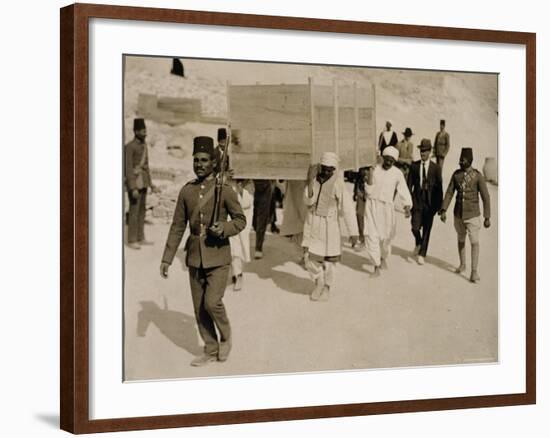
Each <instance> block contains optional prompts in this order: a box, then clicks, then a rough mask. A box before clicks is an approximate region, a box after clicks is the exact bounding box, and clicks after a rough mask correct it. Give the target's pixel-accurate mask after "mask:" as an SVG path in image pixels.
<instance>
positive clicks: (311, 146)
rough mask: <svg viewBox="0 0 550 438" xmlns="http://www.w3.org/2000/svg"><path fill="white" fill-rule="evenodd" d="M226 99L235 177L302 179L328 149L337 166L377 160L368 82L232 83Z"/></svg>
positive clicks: (358, 165)
mask: <svg viewBox="0 0 550 438" xmlns="http://www.w3.org/2000/svg"><path fill="white" fill-rule="evenodd" d="M361 85H363V87H361ZM228 99H229V119H230V120H229V122H230V123H231V127H232V132H233V142H232V146H231V151H232V152H231V156H232V159H231V163H232V167H233V168H234V172H235V175H236V176H237V177H247V178H250V177H256V178H262V177H264V178H267V177H269V178H272V177H276V178H281V179H303V178H304V177H305V175H306V173H307V167H308V165H309V164H310V163H312V162H318V161H319V159H320V157H321V155H322V154H323V152H328V151H331V152H337V153H338V155H339V157H340V169H341V170H347V169H357V168H358V167H360V166H363V165H367V164H374V162H375V160H376V142H375V140H376V137H375V117H374V114H375V109H374V106H375V96H374V88H373V87H372V86H371V85H370V84H360V85H357V84H353V85H349V84H346V85H339V84H336V83H333V84H332V85H316V84H313V83H310V84H307V85H284V84H282V85H241V86H235V85H230V86H229V87H228ZM296 169H301V170H300V171H296ZM267 175H269V176H267Z"/></svg>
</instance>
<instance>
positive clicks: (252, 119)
mask: <svg viewBox="0 0 550 438" xmlns="http://www.w3.org/2000/svg"><path fill="white" fill-rule="evenodd" d="M229 100H230V102H231V125H232V127H233V128H234V129H239V128H240V129H242V128H254V129H273V128H281V129H308V128H309V126H310V125H309V106H310V104H309V92H308V88H307V85H253V86H242V85H241V86H235V85H232V86H230V87H229Z"/></svg>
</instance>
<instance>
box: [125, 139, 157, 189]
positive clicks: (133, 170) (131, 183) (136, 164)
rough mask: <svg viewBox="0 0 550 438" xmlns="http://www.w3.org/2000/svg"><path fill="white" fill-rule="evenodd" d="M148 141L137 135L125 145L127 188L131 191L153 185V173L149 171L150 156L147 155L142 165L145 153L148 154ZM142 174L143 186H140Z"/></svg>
mask: <svg viewBox="0 0 550 438" xmlns="http://www.w3.org/2000/svg"><path fill="white" fill-rule="evenodd" d="M146 149H147V143H145V142H143V141H141V140H139V139H138V138H137V137H134V139H133V140H132V141H131V142H130V143H128V144H127V145H126V146H124V176H125V181H126V189H127V190H129V191H132V190H135V189H143V188H146V187H150V186H151V175H150V173H149V157H148V156H147V155H145V160H144V163H143V166H140V164H141V160H142V157H143V154H146ZM138 175H141V182H142V186H141V187H138V182H139V178H138Z"/></svg>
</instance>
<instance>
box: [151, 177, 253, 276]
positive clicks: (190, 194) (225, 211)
mask: <svg viewBox="0 0 550 438" xmlns="http://www.w3.org/2000/svg"><path fill="white" fill-rule="evenodd" d="M214 191H215V178H213V177H212V175H211V176H210V177H209V178H207V179H204V180H203V181H202V182H201V181H199V180H198V179H196V180H194V181H191V182H189V183H187V184H186V185H185V186H183V187H182V189H181V191H180V193H179V196H178V200H177V204H176V209H175V211H174V218H173V220H172V225H171V227H170V231H169V233H168V238H167V240H166V246H165V248H164V254H163V256H162V261H163V262H164V263H169V264H171V263H172V261H173V260H174V256H175V255H176V251H177V250H178V247H179V245H180V243H181V239H182V238H183V233H184V232H185V229H186V227H187V225H188V224H189V231H190V236H189V239H188V240H187V242H186V243H185V250H186V251H187V254H186V258H185V262H186V264H187V266H191V267H194V268H200V267H203V268H213V267H217V266H222V265H227V264H229V263H231V249H230V246H229V237H231V236H234V235H236V234H238V233H239V232H241V231H242V230H243V229H244V227H245V225H246V217H245V215H244V213H243V210H242V208H241V205H240V204H239V201H238V199H237V194H236V193H235V191H234V190H233V189H232V187H231V186H230V185H228V184H224V185H223V186H222V196H221V198H222V201H221V205H220V222H221V223H222V225H223V235H222V237H221V238H217V237H214V236H211V235H209V234H208V228H209V226H210V224H211V223H212V216H213V213H214V203H215V199H214V198H215V196H214ZM228 216H229V217H230V218H231V220H229V221H228V220H227V217H228Z"/></svg>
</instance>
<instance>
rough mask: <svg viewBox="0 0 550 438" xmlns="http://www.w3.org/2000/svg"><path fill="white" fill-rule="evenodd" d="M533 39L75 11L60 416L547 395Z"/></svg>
mask: <svg viewBox="0 0 550 438" xmlns="http://www.w3.org/2000/svg"><path fill="white" fill-rule="evenodd" d="M535 110H536V107H535V34H531V33H519V32H507V31H489V30H477V29H476V30H474V29H459V28H443V27H425V26H409V25H395V24H381V23H367V22H350V21H336V20H320V19H311V18H296V17H274V16H258V15H243V14H228V13H214V12H200V11H181V10H166V9H149V8H134V7H119V6H104V5H90V4H75V5H71V6H67V7H65V8H62V9H61V242H60V245H61V297H60V299H61V321H60V323H61V427H62V429H64V430H67V431H70V432H73V433H93V432H104V431H121V430H139V429H153V428H167V427H183V426H198V425H219V424H230V423H244V422H260V421H280V420H294V419H307V418H323V417H336V416H356V415H371V414H381V413H401V412H415V411H427V410H443V409H462V408H474V407H497V406H508V405H520V404H532V403H535V400H536V396H535V387H536V385H535V382H536V362H535V356H536V355H535V344H536V340H535V311H536V305H535V303H536V297H535V288H536V285H535V273H536V258H535V248H536V245H535V235H536V223H535V216H536V214H535V213H536V205H535V160H536V148H535V145H536V141H535V140H536V139H535V114H536V113H535Z"/></svg>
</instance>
